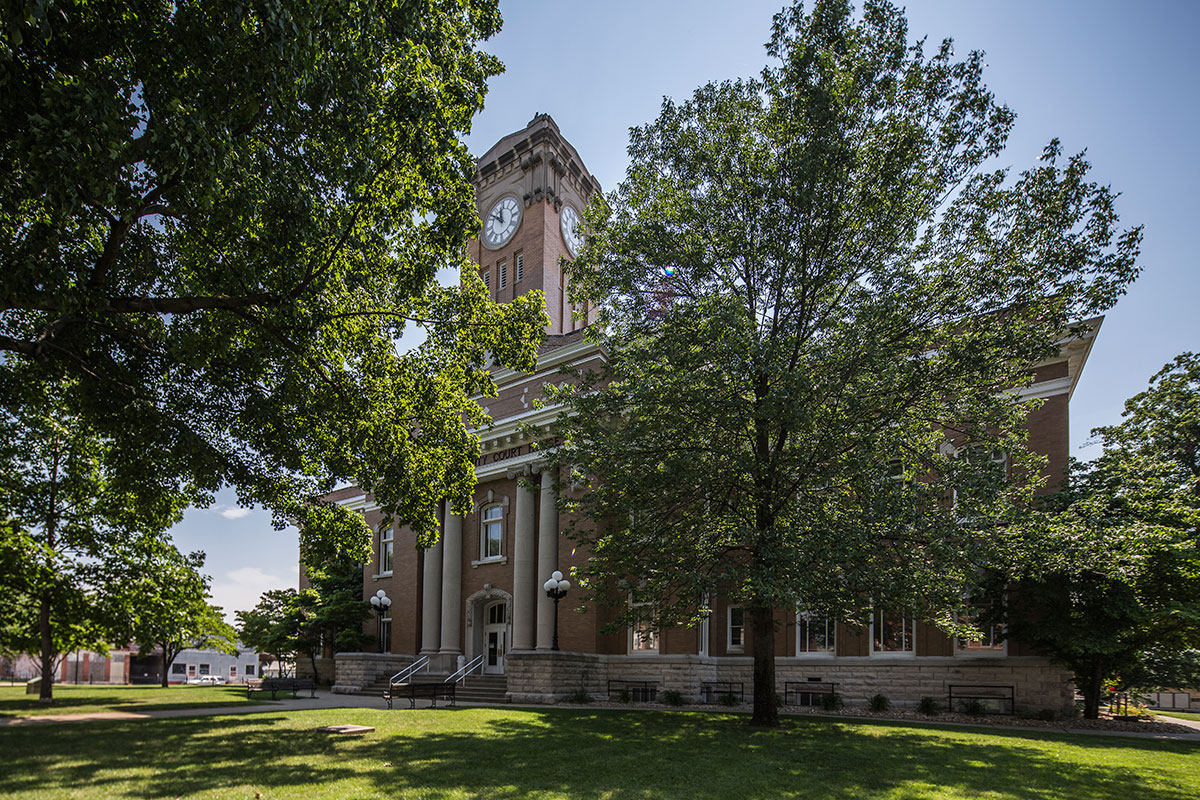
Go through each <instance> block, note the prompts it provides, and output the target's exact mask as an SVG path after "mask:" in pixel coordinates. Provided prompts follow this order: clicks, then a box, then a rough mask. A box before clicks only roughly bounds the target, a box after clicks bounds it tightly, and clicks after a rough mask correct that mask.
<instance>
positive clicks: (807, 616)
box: [796, 611, 837, 656]
mask: <svg viewBox="0 0 1200 800" xmlns="http://www.w3.org/2000/svg"><path fill="white" fill-rule="evenodd" d="M836 629H837V621H836V620H835V619H834V618H833V617H830V616H827V615H825V614H817V613H815V612H812V611H799V612H797V613H796V655H798V656H818V655H819V656H831V655H833V653H834V644H835V642H834V631H835V630H836Z"/></svg>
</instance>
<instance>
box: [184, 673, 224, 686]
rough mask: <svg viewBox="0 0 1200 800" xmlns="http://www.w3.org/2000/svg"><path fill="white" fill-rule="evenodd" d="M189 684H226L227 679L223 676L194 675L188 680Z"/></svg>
mask: <svg viewBox="0 0 1200 800" xmlns="http://www.w3.org/2000/svg"><path fill="white" fill-rule="evenodd" d="M187 682H188V683H189V684H195V685H209V686H211V685H214V684H223V683H225V678H224V677H223V676H221V675H193V676H192V677H190V678H188V679H187Z"/></svg>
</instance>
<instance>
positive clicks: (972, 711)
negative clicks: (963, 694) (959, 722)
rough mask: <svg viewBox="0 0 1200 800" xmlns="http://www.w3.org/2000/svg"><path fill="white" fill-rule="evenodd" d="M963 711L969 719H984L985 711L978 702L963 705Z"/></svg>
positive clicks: (970, 701) (972, 701)
mask: <svg viewBox="0 0 1200 800" xmlns="http://www.w3.org/2000/svg"><path fill="white" fill-rule="evenodd" d="M962 710H963V713H964V714H966V715H967V716H968V717H982V716H983V714H984V710H985V709H984V707H983V703H981V702H979V701H978V700H968V701H967V702H965V703H963V707H962Z"/></svg>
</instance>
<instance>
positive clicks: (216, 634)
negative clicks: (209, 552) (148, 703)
mask: <svg viewBox="0 0 1200 800" xmlns="http://www.w3.org/2000/svg"><path fill="white" fill-rule="evenodd" d="M120 549H121V550H124V551H125V552H123V553H122V556H123V557H122V558H120V559H110V564H112V565H113V566H111V567H110V570H112V572H110V574H108V575H106V581H105V582H106V585H107V586H109V587H110V588H109V591H108V592H107V593H106V598H105V599H106V606H107V613H108V615H109V617H110V619H111V620H112V630H113V636H114V640H115V641H127V642H136V643H137V644H138V646H139V648H140V649H141V650H142V652H143V653H145V652H147V651H149V650H152V649H154V648H157V649H158V650H160V651H161V652H162V659H163V667H162V685H163V687H164V688H165V687H166V686H167V684H168V677H169V674H170V671H171V664H173V663H174V662H175V659H176V658H177V657H178V656H179V654H180V653H181V652H182V651H184V650H188V649H200V650H218V651H220V652H223V653H228V654H230V655H235V654H236V653H237V646H236V640H237V633H236V632H235V631H234V629H233V626H231V625H230V624H229V623H227V622H225V619H224V617H223V616H222V614H221V609H220V608H218V607H216V606H213V605H211V604H210V603H209V602H208V601H209V594H208V589H209V578H208V576H206V575H203V574H202V573H201V572H200V570H201V569H203V568H204V553H202V552H195V553H190V554H187V555H184V554H183V553H180V552H179V550H177V549H176V548H175V546H174V545H173V544H171V543H170V542H169V541H167V540H166V539H165V538H158V537H155V538H148V539H144V540H141V541H137V542H135V543H134V544H133V546H130V545H129V544H127V543H122V544H121V545H120Z"/></svg>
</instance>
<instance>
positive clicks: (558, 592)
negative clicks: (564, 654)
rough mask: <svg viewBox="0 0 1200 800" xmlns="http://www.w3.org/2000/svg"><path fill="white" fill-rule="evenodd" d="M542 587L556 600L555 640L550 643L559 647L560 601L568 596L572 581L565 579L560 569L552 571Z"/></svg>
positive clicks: (554, 646) (552, 648)
mask: <svg viewBox="0 0 1200 800" xmlns="http://www.w3.org/2000/svg"><path fill="white" fill-rule="evenodd" d="M542 588H543V589H545V590H546V596H547V597H549V598H550V599H551V600H553V601H554V642H553V643H552V644H551V645H550V649H551V650H557V649H558V601H559V600H562V599H563V598H564V597H566V596H567V590H568V589H570V588H571V582H570V581H565V580H563V574H562V573H561V572H559V571H558V570H554V572H552V573H550V580H548V581H546V582H545V583H543V584H542Z"/></svg>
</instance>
